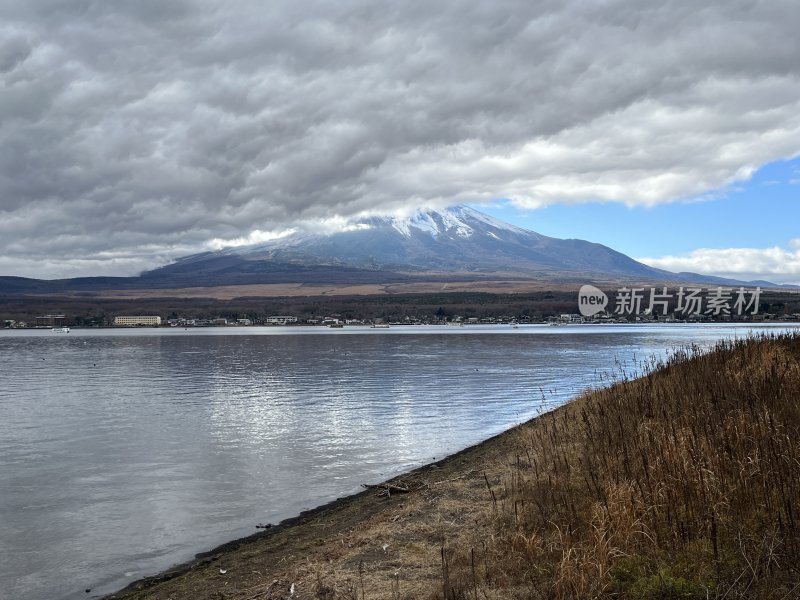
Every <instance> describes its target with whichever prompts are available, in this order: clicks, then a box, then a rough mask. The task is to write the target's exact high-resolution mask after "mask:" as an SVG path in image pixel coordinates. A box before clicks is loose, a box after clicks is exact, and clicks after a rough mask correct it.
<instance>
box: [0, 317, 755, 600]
mask: <svg viewBox="0 0 800 600" xmlns="http://www.w3.org/2000/svg"><path fill="white" fill-rule="evenodd" d="M746 331H747V328H737V327H731V326H727V327H681V326H670V327H652V326H650V327H619V328H614V327H595V328H592V327H585V328H584V327H575V328H547V327H543V328H542V327H540V328H535V327H529V328H526V327H521V328H519V329H516V330H509V329H506V328H502V329H500V328H495V329H492V328H474V329H470V328H402V329H399V330H397V331H395V330H394V329H392V330H385V331H379V332H376V331H374V330H373V331H370V330H368V329H367V330H349V329H344V330H338V331H332V330H324V331H323V330H313V329H294V330H280V329H267V330H256V329H250V328H246V329H244V328H243V329H234V330H224V329H221V330H199V331H188V332H184V331H172V330H166V331H165V330H137V331H113V330H103V331H90V332H81V331H80V330H73V333H70V335H69V336H53V335H51V334H50V332H22V333H19V332H11V333H9V332H2V333H0V355H2V357H3V359H4V367H3V371H2V373H0V377H2V380H1V381H0V383H1V384H2V385H0V490H2V494H0V554H2V556H3V557H4V560H3V561H2V563H0V589H4V590H5V591H4V593H6V594H8V595H9V597H13V598H17V599H20V600H38V599H45V598H47V599H52V598H67V597H73V596H74V597H76V598H77V597H83V596H84V594H83V592H82V590H83V589H84V588H86V587H92V588H94V589H95V591H96V592H98V593H102V592H108V591H113V589H114V588H116V587H119V586H120V585H122V584H124V583H125V581H127V580H130V579H132V578H136V577H142V576H144V575H146V574H149V573H152V572H154V571H156V570H159V569H163V568H165V567H168V566H170V565H171V564H173V563H175V562H178V561H182V560H186V559H188V558H190V557H191V556H192V555H193V553H194V552H197V551H200V550H203V549H207V548H209V547H211V546H213V545H215V544H218V543H221V542H224V541H227V540H228V539H230V538H233V537H238V536H241V535H246V534H250V533H253V532H254V531H255V529H254V525H255V524H257V523H259V522H270V521H271V522H276V521H278V520H280V519H282V518H285V517H288V516H291V515H293V514H296V513H297V512H298V511H299V510H301V509H303V508H308V507H312V506H315V505H318V504H320V503H322V502H325V501H327V500H330V499H332V498H335V497H337V496H341V495H344V494H347V493H351V492H354V491H357V490H358V489H359V485H360V484H361V483H363V482H368V481H378V480H380V479H383V478H385V477H388V476H390V475H392V474H395V473H398V472H400V471H402V470H404V469H407V468H409V467H411V466H415V465H419V464H421V463H424V462H427V461H429V460H431V459H432V458H433V457H434V456H437V457H441V456H443V455H444V454H446V453H450V452H453V451H456V450H458V449H460V448H462V447H464V446H467V445H469V444H472V443H475V442H477V441H479V440H481V439H484V438H486V437H488V436H490V435H492V434H494V433H496V432H499V431H501V430H502V429H505V428H507V427H508V426H510V425H512V424H514V423H516V422H519V421H522V420H524V419H527V418H529V417H531V416H533V415H535V414H537V412H541V411H543V410H546V409H547V408H549V407H550V406H552V405H554V404H558V403H560V402H563V401H564V400H565V399H566V398H569V397H571V396H572V395H574V394H575V393H577V392H578V391H580V390H581V389H585V388H587V387H590V386H593V385H599V384H601V383H602V379H601V375H603V374H609V373H610V374H611V375H610V376H613V373H614V372H615V369H617V368H618V367H617V366H621V367H623V368H626V369H628V370H631V371H633V370H635V368H636V363H637V362H638V361H641V360H643V359H645V358H646V357H647V356H649V355H650V354H652V353H657V354H659V355H663V354H664V353H665V352H666V351H668V350H669V349H670V348H674V347H679V346H681V345H684V344H686V343H689V342H700V343H711V342H713V341H714V340H716V339H718V338H720V337H723V336H731V335H742V334H743V333H744V332H746Z"/></svg>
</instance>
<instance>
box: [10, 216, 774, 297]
mask: <svg viewBox="0 0 800 600" xmlns="http://www.w3.org/2000/svg"><path fill="white" fill-rule="evenodd" d="M480 281H483V282H492V281H527V282H531V281H535V282H539V283H548V284H549V283H569V284H575V283H578V282H588V281H596V282H602V281H605V282H620V283H621V282H625V283H627V284H637V285H642V284H648V283H663V284H674V283H678V282H680V283H690V284H704V285H742V284H743V283H745V282H741V281H736V280H732V279H725V278H720V277H713V276H707V275H698V274H695V273H677V274H676V273H670V272H668V271H663V270H661V269H655V268H652V267H649V266H647V265H644V264H642V263H640V262H637V261H635V260H633V259H632V258H630V257H628V256H625V255H624V254H622V253H620V252H617V251H616V250H613V249H611V248H609V247H607V246H603V245H602V244H595V243H592V242H587V241H584V240H577V239H557V238H552V237H548V236H545V235H541V234H539V233H536V232H534V231H528V230H526V229H522V228H520V227H516V226H514V225H511V224H509V223H505V222H502V221H499V220H497V219H494V218H492V217H490V216H488V215H485V214H483V213H481V212H479V211H477V210H474V209H472V208H469V207H466V206H454V207H451V208H448V209H445V210H441V211H436V210H419V211H417V212H415V213H414V214H413V215H411V216H410V217H407V218H397V217H371V218H367V219H363V220H361V221H360V222H356V223H352V224H351V225H350V226H348V227H347V228H346V230H345V231H339V232H336V233H329V234H323V233H309V232H295V233H293V234H291V235H288V236H286V237H283V238H280V239H275V240H272V241H269V242H266V243H262V244H255V245H250V246H239V247H233V248H226V249H223V250H219V251H216V252H203V253H200V254H194V255H191V256H187V257H184V258H181V259H179V260H177V261H175V262H174V263H172V264H169V265H166V266H163V267H160V268H157V269H154V270H151V271H146V272H144V273H142V274H141V275H140V276H139V277H84V278H80V279H63V280H57V281H42V280H36V279H24V278H17V277H0V295H2V294H5V295H13V294H31V293H59V292H95V291H98V290H146V289H156V288H161V289H165V288H168V289H173V288H189V287H215V286H229V285H244V284H325V285H338V286H347V285H360V284H395V283H416V282H427V283H431V282H442V283H444V282H462V283H463V282H480ZM753 285H762V287H778V286H772V285H771V284H766V285H765V283H764V282H757V283H755V282H754V283H753Z"/></svg>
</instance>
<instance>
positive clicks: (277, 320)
mask: <svg viewBox="0 0 800 600" xmlns="http://www.w3.org/2000/svg"><path fill="white" fill-rule="evenodd" d="M288 323H297V317H289V316H285V315H284V316H281V315H278V316H275V317H267V324H268V325H286V324H288Z"/></svg>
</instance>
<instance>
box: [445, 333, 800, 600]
mask: <svg viewBox="0 0 800 600" xmlns="http://www.w3.org/2000/svg"><path fill="white" fill-rule="evenodd" d="M799 358H800V338H798V337H781V338H779V339H760V340H749V341H737V342H725V343H721V344H719V345H718V346H717V348H716V349H715V350H714V351H713V352H711V353H709V354H705V355H703V354H700V353H699V352H697V350H696V349H688V350H685V351H681V352H678V353H676V354H675V355H673V356H672V357H671V358H670V359H669V360H668V361H667V362H666V364H653V365H651V368H649V369H648V372H647V374H646V375H645V376H644V377H642V378H640V379H637V380H635V381H623V382H621V383H620V384H618V385H614V386H612V387H610V388H607V389H603V390H600V391H597V392H593V393H591V394H589V395H587V396H585V397H583V398H581V399H579V400H577V401H575V402H573V403H572V404H570V405H568V406H567V407H565V409H564V410H561V411H557V412H555V413H552V414H550V415H547V416H545V417H543V418H541V419H539V420H538V421H537V422H536V423H534V424H532V425H531V426H530V427H526V428H523V429H521V430H520V431H519V435H520V436H521V437H522V438H523V439H524V443H523V451H524V452H523V453H522V455H521V456H520V457H519V458H518V459H517V460H516V461H514V464H513V467H512V468H510V469H508V470H507V472H506V474H505V475H504V476H503V477H502V478H501V480H500V481H498V482H496V483H494V488H495V489H494V494H493V496H494V497H495V498H496V499H497V503H498V507H497V509H496V514H495V515H494V516H493V519H492V526H491V528H490V529H489V531H488V532H485V533H481V534H479V538H478V537H475V536H471V535H469V533H466V532H465V533H464V534H462V535H460V536H457V537H456V538H454V539H452V540H450V543H451V544H452V545H453V546H454V547H455V548H457V549H454V550H453V551H452V552H451V554H450V557H449V563H450V565H458V573H457V574H456V573H455V570H454V568H453V567H452V566H449V567H448V568H447V569H446V572H445V573H444V575H443V580H444V581H445V583H446V585H445V587H446V588H447V591H446V593H445V590H443V591H442V595H446V597H447V598H475V597H484V598H486V597H498V598H499V597H505V598H510V597H520V598H523V597H524V598H531V597H533V598H539V597H540V598H563V599H567V598H612V597H613V598H726V599H731V598H775V599H779V598H794V597H800V570H799V569H800V528H799V527H798V525H799V523H798V518H799V517H800V515H798V512H797V511H798V508H799V507H800V504H799V502H800V444H799V443H798V440H799V437H798V434H800V362H799V361H798V359H799ZM487 493H489V492H488V491H487ZM476 562H477V563H478V565H479V568H478V569H477V570H478V577H477V579H478V580H479V583H477V584H476V583H475V580H476V577H475V575H474V573H473V571H474V569H473V566H472V565H473V564H474V563H476ZM482 564H484V565H487V566H485V567H483V568H480V565H482Z"/></svg>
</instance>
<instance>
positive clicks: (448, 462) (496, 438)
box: [98, 396, 580, 600]
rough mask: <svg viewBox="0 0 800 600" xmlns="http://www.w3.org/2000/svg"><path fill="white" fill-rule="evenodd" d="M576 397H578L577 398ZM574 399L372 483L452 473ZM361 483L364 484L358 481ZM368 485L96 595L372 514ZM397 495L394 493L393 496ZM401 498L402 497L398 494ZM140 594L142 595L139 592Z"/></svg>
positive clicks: (128, 591)
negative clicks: (328, 521)
mask: <svg viewBox="0 0 800 600" xmlns="http://www.w3.org/2000/svg"><path fill="white" fill-rule="evenodd" d="M579 397H580V396H578V398H579ZM575 400H577V398H573V399H571V400H569V401H567V402H566V403H565V404H562V405H560V406H557V407H555V408H553V409H552V410H549V411H547V412H545V413H542V414H540V415H537V416H535V417H532V418H530V419H528V420H527V421H524V422H522V423H518V424H516V425H513V426H511V427H509V428H508V429H506V430H504V431H502V432H500V433H497V434H494V435H492V436H490V437H488V438H486V439H484V440H482V441H480V442H478V443H476V444H472V445H470V446H467V447H465V448H463V449H461V450H459V451H457V452H455V453H453V454H449V455H447V456H445V457H444V458H441V459H439V460H436V461H433V462H430V463H425V464H424V465H422V466H419V467H416V468H414V469H411V470H409V471H405V472H403V473H401V474H399V475H396V476H394V477H391V478H390V479H387V480H385V481H382V482H380V483H378V484H374V485H375V486H382V485H393V484H397V482H403V481H406V480H408V479H413V478H419V477H420V476H424V475H430V474H432V473H436V474H439V475H442V474H452V472H453V471H456V470H459V469H460V468H461V467H462V466H463V462H461V463H460V464H458V465H457V464H456V463H457V462H459V461H463V459H465V458H467V457H474V455H476V454H493V453H494V452H495V451H498V450H500V451H502V448H495V447H494V446H495V445H501V446H502V445H503V442H508V441H510V439H509V438H511V437H513V436H515V435H516V434H517V433H518V432H519V431H520V430H522V429H523V428H525V427H528V426H530V425H532V424H533V423H535V422H536V421H538V420H541V419H543V418H544V417H547V416H552V415H554V414H555V413H558V412H559V411H563V410H565V408H566V406H568V405H569V404H571V403H573V402H574V401H575ZM362 485H364V484H362ZM369 485H370V486H371V487H365V489H363V490H362V491H360V492H356V493H354V494H350V495H348V496H342V497H339V498H336V499H334V500H331V501H330V502H327V503H325V504H321V505H319V506H316V507H314V508H310V509H307V510H304V511H301V512H300V513H298V514H297V515H295V516H293V517H288V518H286V519H283V520H282V521H280V522H279V523H277V524H268V525H267V527H266V528H264V529H262V530H260V531H257V532H255V533H253V534H251V535H247V536H244V537H241V538H236V539H233V540H230V541H228V542H224V543H222V544H220V545H218V546H216V547H214V548H211V549H210V550H205V551H202V552H198V553H197V554H195V556H194V558H192V559H190V560H188V561H185V562H182V563H179V564H176V565H174V566H172V567H169V568H168V569H165V570H163V571H161V572H160V573H156V574H154V575H149V576H146V577H142V578H140V579H137V580H135V581H132V582H130V583H129V584H127V585H125V587H123V588H121V589H119V590H118V591H116V592H112V593H110V594H106V595H103V596H99V597H98V598H99V600H126V599H130V600H133V599H134V598H140V597H142V598H147V597H149V596H148V595H147V591H148V590H150V589H152V588H153V587H155V586H158V585H160V584H162V583H167V582H170V581H172V580H174V579H177V578H180V577H182V576H184V575H187V574H189V573H191V572H193V571H195V570H196V569H198V568H202V567H207V566H209V565H212V564H213V563H218V562H220V561H222V560H224V557H225V556H226V555H230V554H231V553H234V552H237V551H240V550H242V549H247V548H248V547H252V546H254V545H257V544H259V543H260V542H265V541H267V542H268V541H270V540H273V539H274V538H276V537H277V536H279V535H281V534H283V533H285V532H287V531H291V530H301V529H303V528H309V527H313V526H314V524H315V522H316V521H319V520H321V519H323V518H325V517H328V516H331V515H332V514H334V513H336V512H337V511H348V510H350V509H353V508H365V506H364V505H366V508H368V509H369V511H368V513H367V514H368V515H369V516H372V515H373V514H374V513H376V512H379V511H381V510H383V509H384V508H386V506H385V505H384V504H383V503H382V502H381V500H380V499H378V501H377V502H375V499H376V491H375V489H372V486H373V484H369ZM395 497H397V496H395ZM400 497H402V496H400ZM142 593H144V596H141V594H142Z"/></svg>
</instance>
